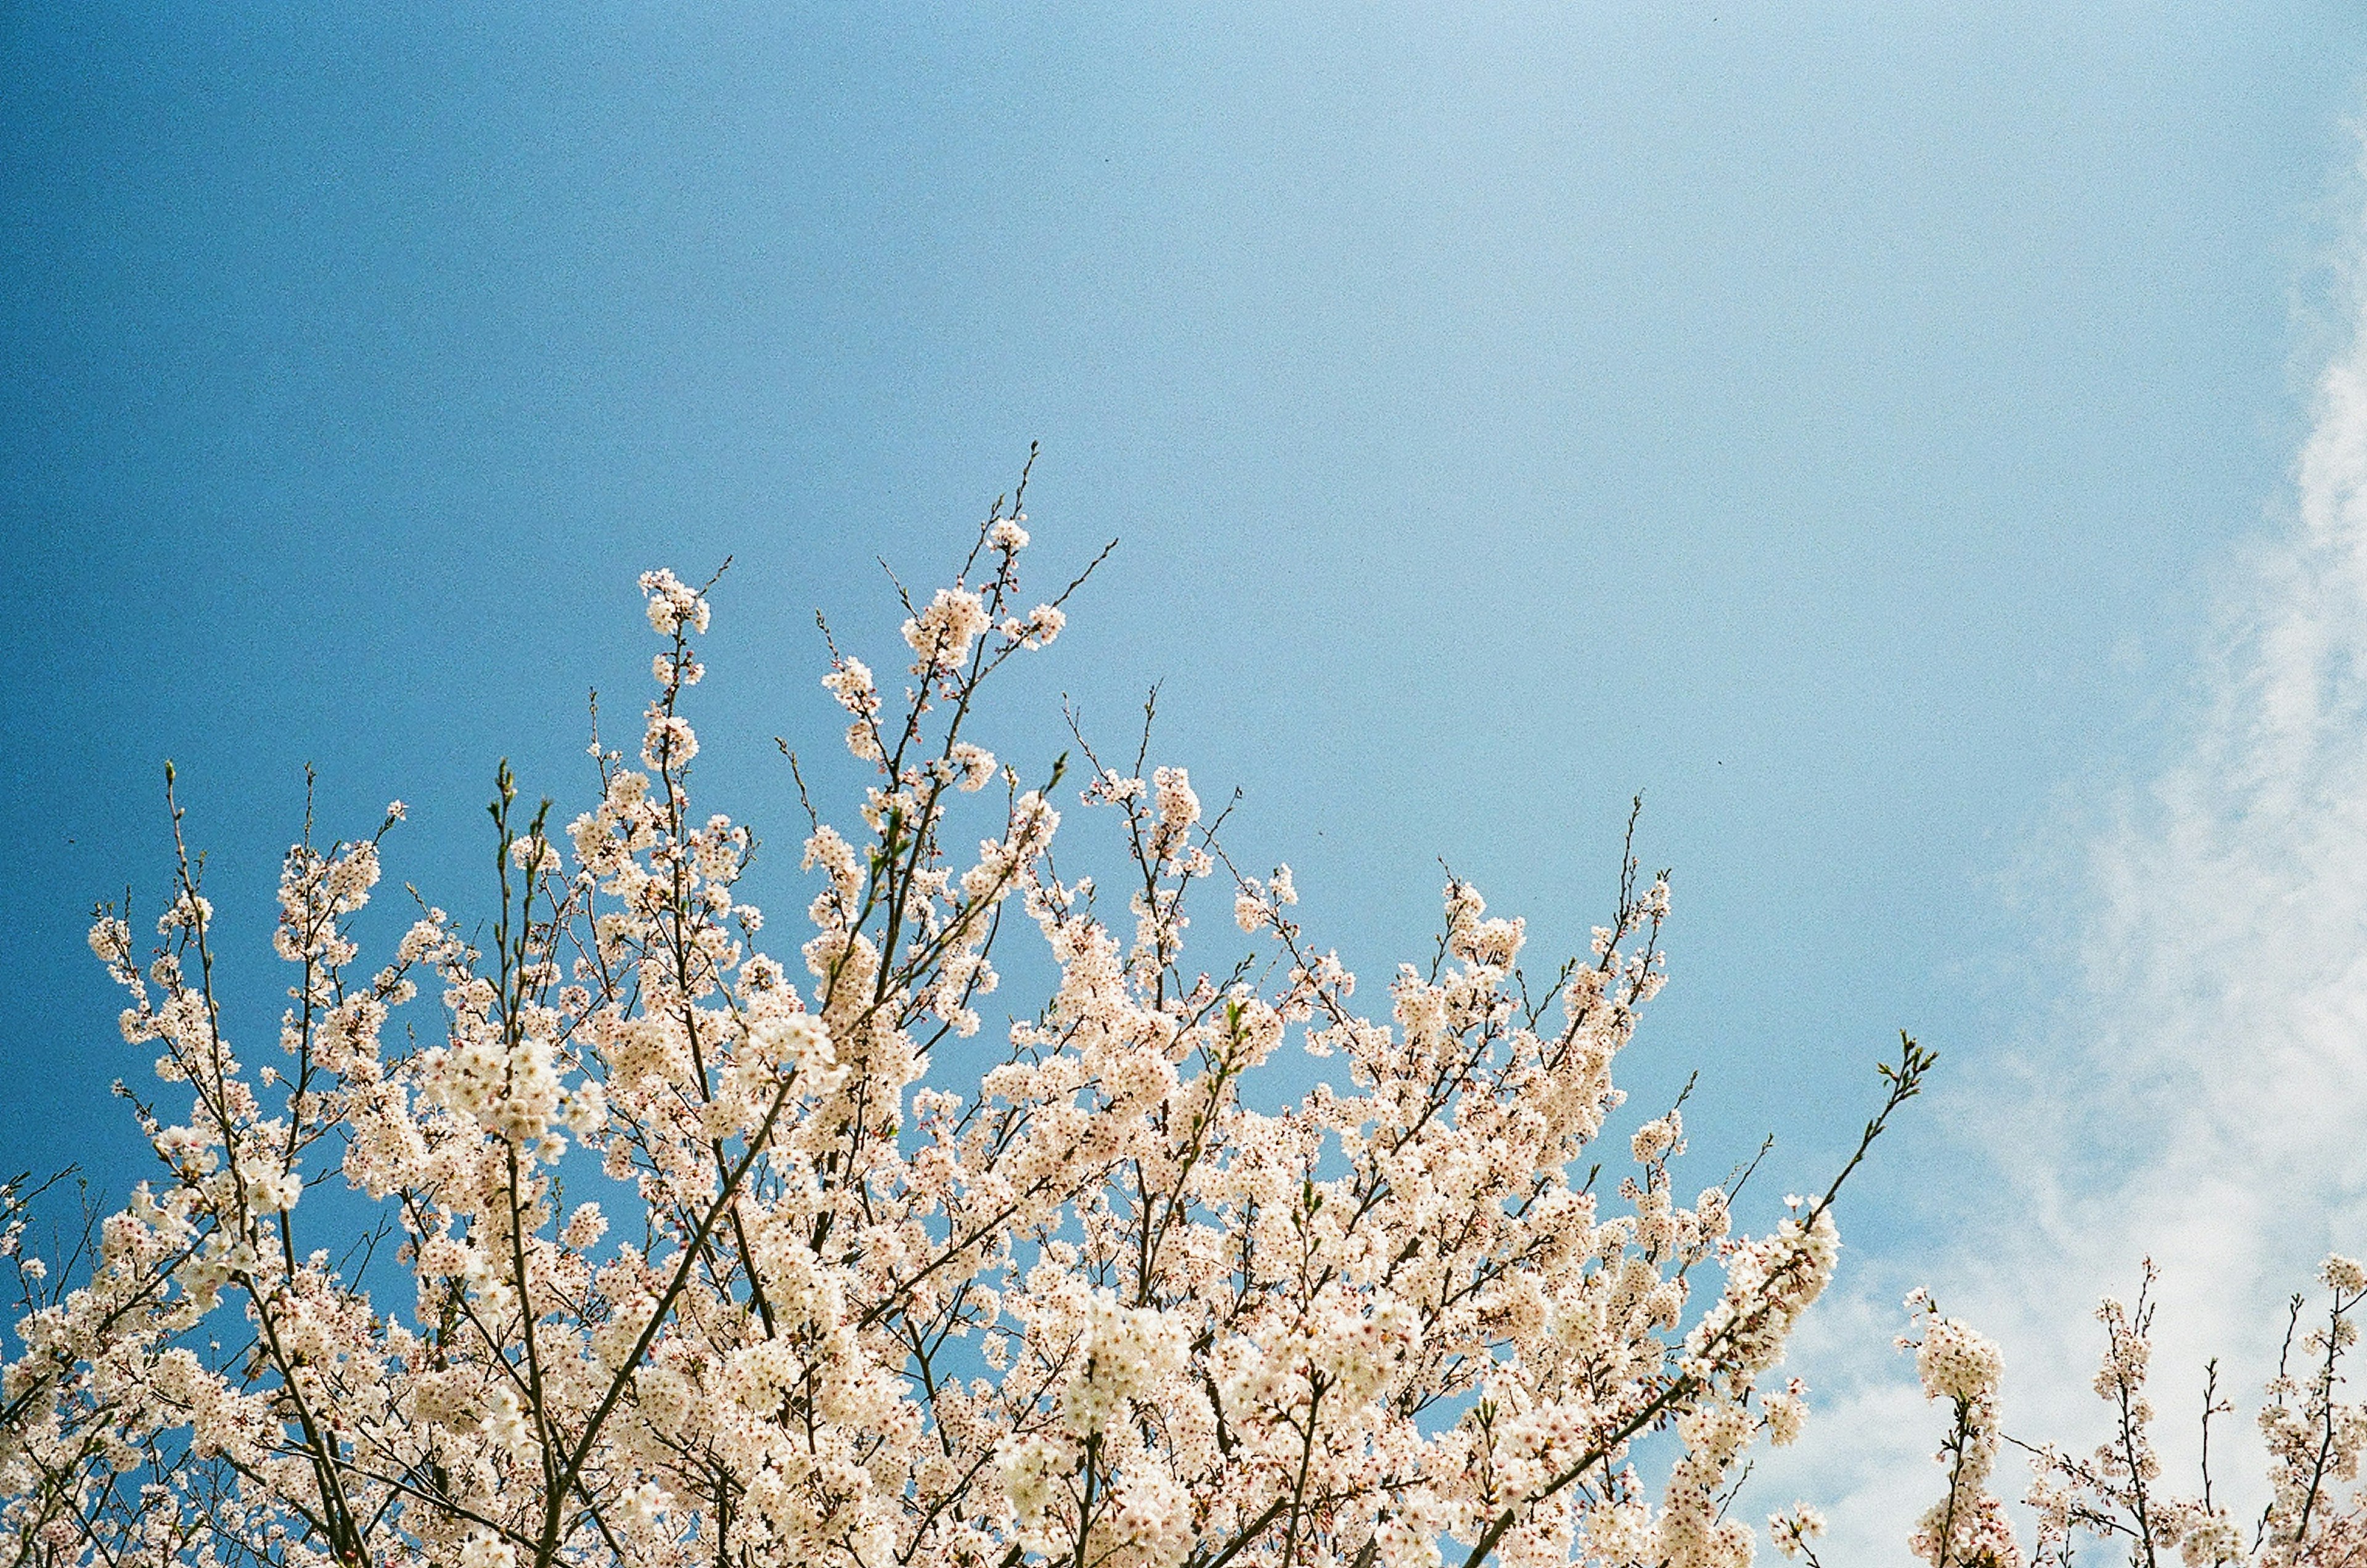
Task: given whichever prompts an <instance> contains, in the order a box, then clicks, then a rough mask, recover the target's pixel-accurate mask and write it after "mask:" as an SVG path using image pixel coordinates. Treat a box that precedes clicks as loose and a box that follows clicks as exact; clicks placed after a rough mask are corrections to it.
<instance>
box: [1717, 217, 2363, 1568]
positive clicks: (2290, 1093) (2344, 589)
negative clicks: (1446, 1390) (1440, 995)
mask: <svg viewBox="0 0 2367 1568" xmlns="http://www.w3.org/2000/svg"><path fill="white" fill-rule="evenodd" d="M2350 249H2351V252H2352V257H2353V259H2352V264H2351V266H2350V269H2349V270H2350V276H2347V277H2345V278H2344V279H2343V280H2342V283H2343V286H2344V295H2345V297H2346V298H2347V299H2349V300H2350V313H2349V318H2348V323H2347V325H2348V332H2347V333H2346V336H2345V341H2344V342H2343V343H2342V344H2341V346H2340V347H2339V350H2338V352H2337V353H2336V354H2335V355H2333V357H2332V359H2331V360H2330V362H2329V363H2328V364H2327V367H2326V368H2325V369H2324V370H2323V372H2322V373H2321V374H2320V376H2319V377H2318V378H2317V382H2316V392H2315V405H2314V409H2313V412H2312V420H2311V428H2310V434H2309V435H2308V438H2307V440H2306V442H2305V445H2304V446H2303V448H2302V450H2301V452H2300V454H2299V457H2298V459H2297V462H2296V464H2295V468H2294V472H2293V489H2292V491H2291V492H2290V494H2289V497H2288V501H2289V502H2290V504H2289V506H2287V507H2286V508H2284V509H2283V512H2284V520H2283V521H2282V524H2281V525H2278V526H2277V527H2276V528H2274V529H2272V530H2271V531H2269V532H2268V534H2267V535H2266V536H2264V537H2262V538H2261V539H2259V540H2258V541H2256V542H2255V543H2254V544H2253V545H2252V546H2250V547H2248V549H2246V550H2244V551H2242V552H2240V553H2239V555H2238V557H2237V559H2236V561H2235V562H2234V563H2233V565H2232V568H2231V570H2230V574H2229V576H2230V585H2229V588H2228V591H2227V592H2226V594H2225V603H2224V604H2223V606H2222V613H2221V615H2220V618H2219V621H2218V624H2217V627H2216V630H2215V631H2214V636H2213V637H2212V638H2211V640H2210V642H2209V643H2208V645H2207V646H2206V647H2205V648H2203V649H2202V650H2200V655H2199V660H2198V662H2199V669H2198V671H2197V678H2196V680H2195V682H2194V683H2193V685H2192V688H2191V698H2190V703H2189V706H2188V708H2187V710H2186V711H2185V712H2184V713H2183V714H2181V715H2180V717H2179V719H2178V721H2177V722H2178V723H2179V725H2180V731H2179V738H2180V744H2179V746H2178V748H2177V750H2176V752H2175V755H2174V758H2173V760H2172V761H2170V762H2169V764H2168V765H2167V766H2165V767H2163V768H2162V769H2161V770H2160V771H2159V772H2158V773H2157V776H2155V777H2153V778H2152V779H2151V780H2150V781H2149V782H2147V783H2146V784H2143V785H2140V786H2135V787H2128V788H2123V789H2119V790H2117V791H2112V792H2110V793H2109V794H2108V795H2107V796H2106V798H2105V799H2104V800H2103V802H2102V803H2101V806H2100V807H2095V808H2093V809H2092V810H2091V812H2090V815H2088V816H2087V817H2085V818H2083V825H2082V827H2081V828H2080V829H2079V830H2078V832H2076V833H2070V834H2065V835H2060V836H2058V838H2057V839H2056V840H2050V842H2053V843H2056V846H2057V847H2056V850H2055V851H2054V852H2051V854H2050V856H2049V858H2050V859H2051V861H2052V864H2051V865H2050V866H2049V867H2048V868H2047V869H2046V870H2045V872H2044V874H2043V876H2042V881H2051V882H2052V883H2054V884H2055V885H2056V886H2057V887H2058V888H2060V889H2061V891H2060V893H2059V894H2057V895H2056V896H2055V897H2054V898H2053V900H2052V901H2054V902H2056V903H2057V904H2059V905H2060V906H2061V907H2062V908H2063V909H2064V910H2065V911H2066V912H2067V917H2068V918H2067V919H2066V921H2065V923H2064V929H2065V930H2067V931H2073V932H2076V933H2077V934H2076V946H2077V950H2078V954H2079V959H2080V964H2079V970H2080V973H2081V976H2082V982H2081V984H2080V985H2079V987H2078V989H2077V993H2076V995H2075V996H2073V997H2072V998H2068V999H2067V1000H2066V1001H2065V1002H2064V1003H2063V1004H2062V1005H2061V1006H2060V1008H2059V1009H2058V1010H2056V1011H2055V1012H2054V1013H2053V1014H2052V1015H2050V1016H2047V1017H2044V1018H2041V1019H2034V1020H2032V1021H2030V1024H2029V1027H2028V1030H2027V1032H2026V1039H2027V1041H2028V1044H2027V1045H2026V1047H2025V1048H2024V1049H2023V1050H2022V1052H2020V1053H2019V1054H2018V1055H2017V1056H2015V1057H2014V1058H2013V1059H2011V1060H2008V1061H2004V1062H2001V1063H1998V1064H1994V1065H1993V1066H1992V1067H1991V1068H1990V1069H1989V1070H1988V1072H1987V1073H1986V1074H1985V1075H1984V1076H1985V1077H1986V1078H1987V1081H1986V1082H1985V1083H1984V1084H1983V1085H1982V1086H1981V1091H1980V1092H1978V1093H1976V1094H1973V1095H1968V1096H1965V1098H1964V1100H1961V1101H1959V1103H1958V1106H1957V1109H1956V1111H1955V1112H1954V1116H1955V1120H1956V1122H1957V1126H1956V1131H1958V1132H1959V1133H1961V1134H1963V1135H1964V1136H1965V1139H1966V1141H1967V1142H1968V1143H1970V1144H1971V1145H1974V1146H1975V1147H1977V1148H1980V1149H1983V1150H1986V1151H1988V1153H1989V1154H1991V1155H1993V1156H1995V1157H1996V1158H1997V1160H1998V1168H1997V1170H1996V1171H1994V1172H1993V1173H1991V1176H1990V1179H1989V1181H1988V1183H1987V1184H1985V1185H1986V1190H1987V1191H1988V1194H1989V1196H1988V1198H1987V1199H1985V1200H1983V1201H1982V1204H1981V1213H1980V1216H1979V1217H1978V1218H1977V1219H1974V1220H1971V1221H1970V1222H1969V1223H1968V1226H1967V1228H1966V1230H1965V1232H1963V1233H1962V1234H1961V1235H1959V1236H1958V1237H1957V1239H1956V1242H1955V1243H1954V1245H1951V1246H1950V1247H1948V1248H1947V1249H1946V1250H1945V1251H1944V1252H1943V1253H1942V1254H1940V1255H1938V1256H1930V1257H1926V1258H1923V1259H1921V1260H1920V1266H1917V1265H1911V1264H1908V1262H1907V1260H1905V1259H1902V1258H1891V1259H1887V1260H1877V1261H1876V1262H1875V1264H1874V1266H1873V1267H1871V1268H1867V1269H1863V1272H1862V1273H1861V1276H1860V1280H1859V1282H1858V1287H1857V1290H1856V1293H1855V1294H1854V1296H1852V1298H1850V1299H1846V1300H1842V1301H1838V1302H1835V1303H1832V1307H1831V1310H1829V1311H1822V1312H1821V1313H1820V1314H1819V1315H1820V1320H1819V1321H1818V1323H1817V1324H1816V1325H1814V1327H1813V1328H1812V1330H1811V1332H1810V1335H1809V1337H1807V1338H1806V1340H1805V1341H1804V1342H1803V1343H1802V1344H1801V1346H1800V1348H1799V1353H1798V1356H1797V1358H1796V1359H1799V1360H1801V1361H1803V1362H1805V1363H1806V1364H1807V1366H1808V1367H1809V1369H1810V1370H1811V1371H1812V1372H1814V1373H1815V1374H1817V1376H1818V1379H1819V1381H1821V1382H1824V1383H1825V1385H1826V1387H1825V1390H1824V1393H1825V1397H1824V1399H1823V1400H1822V1401H1820V1402H1819V1403H1821V1404H1823V1405H1824V1410H1825V1413H1824V1415H1823V1416H1822V1417H1821V1419H1820V1420H1819V1421H1818V1422H1817V1423H1816V1424H1815V1425H1814V1426H1812V1427H1811V1434H1810V1436H1809V1438H1806V1440H1804V1442H1803V1444H1802V1445H1801V1449H1802V1451H1801V1452H1799V1454H1798V1455H1797V1457H1794V1456H1793V1455H1791V1454H1786V1455H1784V1456H1780V1458H1779V1461H1778V1462H1777V1463H1776V1464H1775V1465H1773V1466H1772V1467H1768V1468H1767V1470H1766V1471H1765V1472H1764V1481H1763V1484H1762V1488H1761V1490H1763V1492H1764V1493H1766V1494H1767V1495H1770V1496H1771V1497H1772V1495H1773V1494H1775V1493H1778V1492H1780V1493H1783V1494H1784V1495H1783V1497H1782V1498H1781V1499H1780V1500H1784V1501H1788V1500H1789V1497H1790V1495H1795V1494H1796V1495H1803V1496H1806V1497H1809V1498H1811V1499H1818V1498H1821V1499H1822V1500H1823V1501H1824V1502H1825V1503H1826V1504H1827V1505H1828V1506H1829V1511H1830V1512H1831V1514H1832V1516H1833V1518H1834V1524H1835V1534H1836V1538H1837V1539H1836V1540H1835V1541H1834V1548H1835V1550H1834V1551H1832V1552H1831V1553H1829V1554H1828V1558H1827V1560H1828V1561H1831V1562H1895V1561H1901V1560H1903V1558H1904V1555H1905V1545H1904V1536H1905V1532H1906V1530H1907V1529H1908V1523H1909V1521H1910V1520H1911V1519H1912V1517H1914V1515H1915V1514H1916V1513H1917V1512H1918V1511H1919V1510H1920V1508H1921V1507H1922V1506H1924V1504H1925V1503H1926V1502H1928V1500H1929V1498H1930V1496H1931V1495H1933V1493H1934V1492H1935V1491H1936V1488H1937V1486H1938V1480H1937V1472H1936V1471H1935V1470H1934V1469H1933V1467H1932V1465H1931V1451H1932V1450H1933V1448H1934V1447H1935V1445H1936V1443H1937V1441H1938V1438H1939V1436H1940V1423H1939V1417H1938V1416H1937V1414H1936V1413H1934V1412H1931V1411H1929V1410H1926V1409H1925V1408H1923V1406H1922V1404H1921V1401H1920V1398H1919V1397H1918V1396H1917V1394H1916V1393H1915V1391H1914V1389H1913V1386H1912V1383H1911V1380H1910V1379H1909V1376H1908V1368H1907V1367H1906V1365H1905V1364H1904V1359H1903V1358H1897V1357H1893V1356H1888V1355H1886V1353H1885V1352H1886V1347H1887V1346H1888V1343H1889V1340H1890V1337H1891V1336H1892V1335H1894V1334H1896V1333H1897V1331H1898V1329H1899V1327H1900V1326H1901V1322H1902V1314H1900V1313H1899V1312H1898V1310H1897V1290H1896V1289H1895V1288H1894V1287H1896V1286H1898V1285H1901V1284H1903V1283H1906V1282H1908V1280H1905V1279H1904V1278H1903V1277H1902V1276H1903V1274H1904V1273H1905V1272H1906V1271H1907V1270H1908V1269H1910V1268H1911V1269H1913V1271H1914V1272H1915V1273H1918V1274H1921V1275H1924V1276H1926V1277H1928V1278H1929V1279H1930V1282H1931V1283H1932V1284H1934V1285H1935V1286H1936V1287H1937V1288H1938V1289H1939V1291H1940V1293H1941V1298H1942V1303H1943V1304H1944V1305H1945V1306H1946V1307H1947V1309H1948V1310H1949V1311H1950V1312H1952V1313H1954V1314H1960V1315H1963V1316H1965V1317H1968V1318H1971V1319H1972V1320H1974V1321H1975V1322H1976V1323H1978V1324H1980V1325H1982V1326H1983V1327H1985V1328H1986V1329H1987V1330H1988V1332H1990V1333H1991V1334H1993V1335H1995V1336H1996V1337H1998V1338H1999V1340H2001V1341H2002V1342H2003V1343H2004V1345H2005V1347H2006V1349H2007V1352H2008V1358H2009V1366H2010V1374H2009V1378H2008V1382H2007V1385H2006V1389H2005V1407H2006V1408H2005V1414H2006V1416H2007V1423H2008V1427H2009V1429H2010V1430H2013V1431H2016V1432H2018V1433H2022V1432H2026V1433H2030V1434H2033V1435H2039V1436H2045V1437H2051V1438H2060V1439H2062V1440H2065V1441H2067V1442H2072V1443H2084V1442H2093V1441H2096V1440H2098V1439H2099V1438H2101V1435H2102V1434H2101V1406H2099V1405H2098V1404H2096V1403H2095V1401H2094V1399H2093V1396H2092V1394H2091V1393H2090V1388H2089V1382H2090V1377H2091V1375H2092V1373H2093V1370H2094V1365H2095V1359H2096V1352H2097V1350H2098V1349H2099V1348H2101V1338H2100V1333H2101V1331H2100V1330H2098V1329H2097V1328H2096V1326H2095V1325H2094V1323H2093V1321H2092V1319H2091V1317H2090V1313H2091V1311H2092V1309H2093V1307H2094V1304H2095V1303H2096V1300H2097V1298H2098V1297H2099V1296H2101V1295H2102V1294H2105V1293H2107V1292H2110V1293H2114V1294H2120V1295H2123V1296H2126V1295H2128V1294H2129V1293H2131V1292H2134V1290H2135V1283H2136V1280H2137V1275H2138V1270H2139V1267H2140V1262H2141V1259H2142V1258H2145V1257H2146V1256H2150V1257H2152V1258H2154V1260H2155V1261H2156V1262H2157V1264H2158V1265H2159V1266H2160V1269H2161V1271H2162V1284H2161V1290H2160V1296H2161V1301H2162V1306H2161V1312H2160V1316H2159V1320H2158V1332H2157V1337H2156V1348H2157V1353H2156V1359H2155V1387H2154V1393H2155V1395H2156V1398H2155V1403H2156V1404H2157V1406H2158V1407H2159V1408H2160V1409H2161V1410H2162V1412H2163V1418H2164V1423H2165V1432H2164V1438H2165V1441H2164V1444H2163V1447H2164V1450H2165V1460H2166V1462H2167V1463H2168V1464H2169V1466H2170V1467H2171V1468H2172V1475H2173V1479H2175V1480H2178V1481H2180V1482H2181V1483H2182V1482H2183V1481H2184V1479H2185V1478H2186V1477H2187V1476H2191V1473H2192V1472H2191V1457H2192V1450H2193V1448H2194V1428H2195V1427H2196V1425H2197V1423H2196V1421H2195V1418H2194V1417H2195V1416H2196V1414H2197V1413H2199V1411H2200V1408H2201V1392H2200V1391H2201V1375H2202V1368H2203V1362H2204V1360H2205V1359H2207V1358H2208V1357H2210V1356H2213V1355H2217V1356H2219V1357H2220V1358H2221V1359H2222V1369H2223V1383H2224V1384H2225V1385H2226V1386H2228V1387H2230V1388H2231V1389H2232V1390H2233V1391H2234V1392H2235V1393H2237V1396H2238V1398H2239V1400H2240V1399H2241V1397H2242V1396H2244V1395H2245V1394H2247V1393H2251V1392H2253V1391H2256V1390H2257V1387H2258V1384H2259V1382H2260V1381H2261V1380H2262V1379H2263V1378H2265V1377H2266V1375H2267V1374H2268V1372H2269V1371H2270V1370H2271V1367H2272V1365H2273V1362H2274V1359H2275V1348H2276V1340H2277V1337H2278V1336H2279V1334H2280V1332H2281V1330H2282V1321H2283V1320H2282V1302H2283V1300H2284V1298H2285V1297H2286V1295H2288V1294H2289V1293H2290V1292H2293V1291H2294V1290H2299V1289H2304V1288H2305V1287H2308V1286H2310V1285H2311V1284H2312V1283H2313V1280H2312V1278H2311V1276H2312V1272H2313V1269H2314V1265H2315V1264H2316V1260H2317V1259H2318V1258H2321V1257H2322V1256H2323V1255H2324V1254H2325V1253H2326V1252H2327V1251H2328V1250H2329V1249H2332V1250H2340V1251H2345V1252H2350V1253H2352V1254H2354V1255H2355V1254H2357V1253H2359V1252H2361V1251H2362V1250H2367V289H2362V288H2361V287H2360V285H2361V274H2362V273H2367V225H2362V226H2361V228H2360V229H2358V230H2356V231H2354V232H2353V235H2352V243H2351V246H2350ZM1970 1186H1971V1184H1967V1187H1968V1189H1969V1188H1970ZM1964 1201H1965V1206H1966V1207H1967V1208H1970V1207H1971V1206H1972V1203H1973V1201H1974V1198H1973V1195H1972V1192H1971V1190H1967V1191H1966V1193H1965V1195H1964ZM2236 1436H2237V1437H2238V1438H2239V1441H2238V1442H2237V1443H2235V1444H2230V1445H2229V1446H2230V1447H2241V1446H2242V1443H2241V1441H2240V1439H2241V1438H2248V1427H2247V1429H2246V1430H2245V1431H2244V1432H2242V1433H2240V1434H2236ZM2216 1447H2217V1445H2215V1444H2214V1449H2215V1448H2216ZM2221 1462H2222V1461H2218V1460H2217V1458H2216V1456H2214V1472H2218V1471H2219V1469H2220V1463H2221ZM2230 1468H2233V1467H2232V1466H2231V1467H2230ZM2000 1479H2001V1480H2005V1481H2007V1482H2009V1483H2010V1482H2011V1481H2012V1479H2013V1478H2012V1475H2011V1473H2010V1472H2009V1473H2007V1474H2004V1475H2001V1478H2000ZM2225 1479H2228V1480H2232V1481H2234V1482H2235V1483H2236V1484H2237V1487H2238V1489H2239V1491H2240V1489H2241V1488H2242V1487H2243V1486H2244V1485H2245V1483H2246V1481H2247V1479H2248V1478H2247V1477H2244V1476H2241V1475H2236V1476H2229V1477H2226V1478H2225ZM2254 1484H2255V1489H2257V1483H2256V1482H2255V1483H2254Z"/></svg>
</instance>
